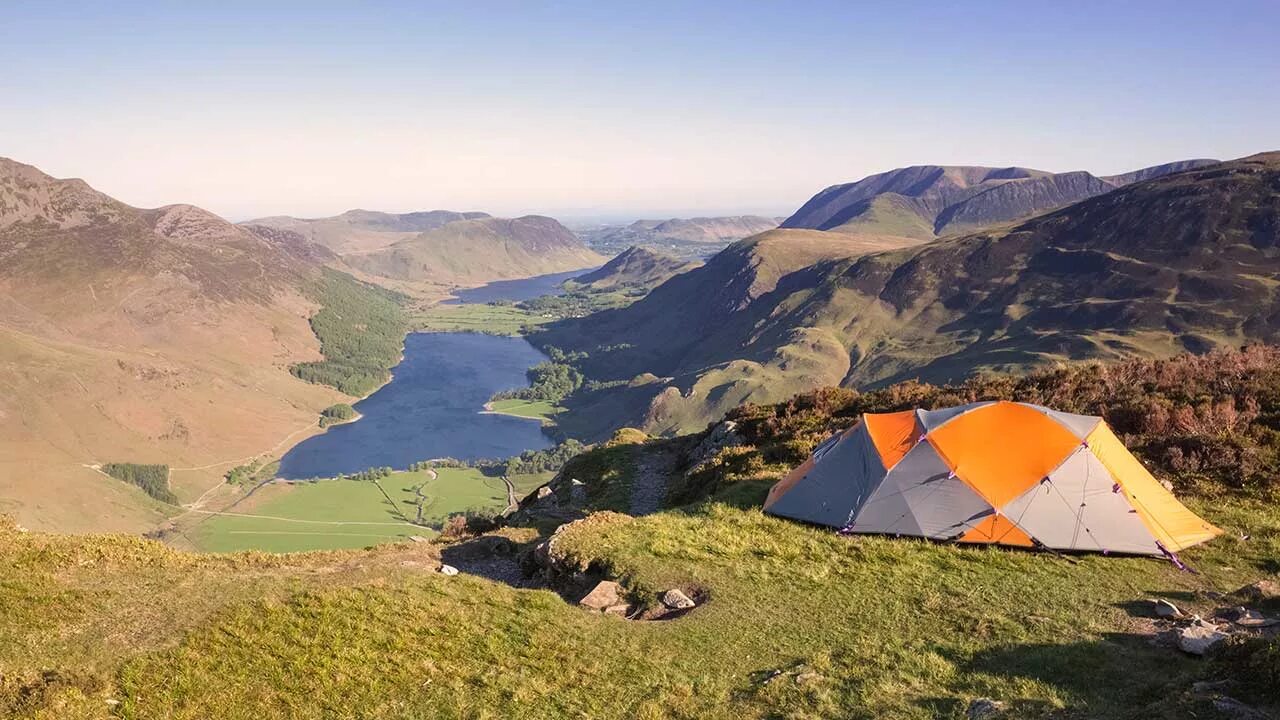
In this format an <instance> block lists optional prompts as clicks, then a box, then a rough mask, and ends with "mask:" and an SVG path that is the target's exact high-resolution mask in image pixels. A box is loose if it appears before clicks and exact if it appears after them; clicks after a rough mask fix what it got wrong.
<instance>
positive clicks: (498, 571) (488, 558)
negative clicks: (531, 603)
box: [440, 535, 545, 589]
mask: <svg viewBox="0 0 1280 720" xmlns="http://www.w3.org/2000/svg"><path fill="white" fill-rule="evenodd" d="M526 550H527V548H526V547H525V546H522V545H518V544H516V543H514V542H512V541H511V540H508V539H507V538H504V537H499V536H496V535H483V536H480V537H477V538H474V539H472V540H466V541H464V542H460V543H454V544H453V545H447V546H445V547H444V549H443V550H441V551H440V560H441V561H442V562H443V563H444V564H446V565H452V566H453V567H455V568H457V569H458V571H459V572H464V573H467V574H468V575H476V576H479V577H482V578H487V579H489V580H493V581H494V582H500V583H502V584H504V585H510V586H511V587H514V588H522V589H527V588H539V587H545V583H543V582H542V581H541V580H540V579H539V578H537V577H533V576H528V575H526V573H525V572H524V568H523V567H522V562H521V561H522V558H523V556H524V553H525V551H526Z"/></svg>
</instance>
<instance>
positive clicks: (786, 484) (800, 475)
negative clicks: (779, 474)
mask: <svg viewBox="0 0 1280 720" xmlns="http://www.w3.org/2000/svg"><path fill="white" fill-rule="evenodd" d="M812 469H813V456H812V455H810V456H809V457H807V458H805V461H804V462H803V463H801V464H800V465H799V466H798V467H796V468H795V469H793V470H792V471H791V472H789V473H787V475H786V477H784V478H782V479H781V480H779V481H778V482H776V483H774V484H773V487H771V488H769V496H768V497H766V498H765V500H764V509H765V510H768V509H769V506H771V505H773V504H774V503H775V502H777V501H778V498H780V497H782V496H783V495H786V494H787V491H788V490H790V489H791V488H792V487H794V486H795V484H796V483H798V482H800V481H801V480H803V479H804V476H805V475H808V474H809V471H810V470H812Z"/></svg>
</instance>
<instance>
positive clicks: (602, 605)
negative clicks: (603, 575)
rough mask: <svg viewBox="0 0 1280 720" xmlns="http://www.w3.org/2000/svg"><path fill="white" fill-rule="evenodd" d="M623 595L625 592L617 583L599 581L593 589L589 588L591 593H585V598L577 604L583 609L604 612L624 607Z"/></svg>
mask: <svg viewBox="0 0 1280 720" xmlns="http://www.w3.org/2000/svg"><path fill="white" fill-rule="evenodd" d="M624 595H625V592H624V591H623V589H622V586H621V585H619V584H618V583H616V582H614V581H612V580H601V581H600V582H598V583H596V586H595V587H593V588H591V592H589V593H587V595H586V597H584V598H582V599H581V600H579V601H578V604H579V605H581V606H583V607H585V608H590V609H592V610H596V611H599V612H604V611H606V610H608V609H609V608H611V607H615V606H617V605H625V604H626V599H625V597H624Z"/></svg>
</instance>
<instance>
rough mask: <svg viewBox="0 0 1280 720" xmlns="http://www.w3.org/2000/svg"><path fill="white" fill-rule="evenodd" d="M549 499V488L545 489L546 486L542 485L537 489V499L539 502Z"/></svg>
mask: <svg viewBox="0 0 1280 720" xmlns="http://www.w3.org/2000/svg"><path fill="white" fill-rule="evenodd" d="M549 497H551V488H550V487H547V486H546V485H543V486H542V487H540V488H538V499H539V500H545V499H546V498H549Z"/></svg>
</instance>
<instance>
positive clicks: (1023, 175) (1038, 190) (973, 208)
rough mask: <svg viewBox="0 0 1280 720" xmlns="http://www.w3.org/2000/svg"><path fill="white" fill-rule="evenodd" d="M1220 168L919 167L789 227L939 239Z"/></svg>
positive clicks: (842, 196)
mask: <svg viewBox="0 0 1280 720" xmlns="http://www.w3.org/2000/svg"><path fill="white" fill-rule="evenodd" d="M1214 162H1217V161H1215V160H1184V161H1179V162H1173V163H1167V164H1164V165H1157V166H1154V167H1149V168H1143V169H1141V170H1137V171H1134V172H1130V173H1125V174H1122V175H1112V176H1108V177H1097V176H1094V175H1091V174H1090V173H1087V172H1084V171H1076V172H1065V173H1050V172H1045V171H1043V170H1032V169H1029V168H1020V167H1008V168H990V167H976V166H941V165H917V166H912V167H906V168H900V169H897V170H891V171H889V172H886V173H880V174H878V175H872V176H870V177H867V178H863V179H862V180H859V181H857V182H853V183H848V184H845V185H834V186H832V187H829V188H827V189H825V190H823V191H822V192H820V193H818V194H817V195H815V196H814V197H813V198H812V199H810V200H809V201H808V202H807V203H805V204H804V206H802V207H801V208H800V209H799V210H797V211H796V212H795V214H793V215H792V216H791V217H789V218H787V219H786V221H784V222H783V223H782V227H787V228H810V229H814V230H835V231H838V232H870V233H880V234H892V235H906V236H908V237H914V238H919V239H932V238H935V237H943V236H949V235H957V234H961V233H965V232H973V231H975V230H977V229H979V228H982V227H987V226H992V225H998V224H1001V223H1007V222H1013V221H1016V220H1021V219H1024V218H1028V217H1031V216H1033V215H1038V214H1040V213H1043V212H1047V211H1049V210H1053V209H1055V208H1059V207H1063V206H1066V205H1070V204H1072V203H1075V202H1079V201H1081V200H1084V199H1087V198H1090V197H1094V196H1096V195H1101V194H1102V193H1106V192H1110V191H1112V190H1115V189H1116V188H1118V187H1123V186H1125V185H1128V184H1129V183H1133V182H1138V181H1141V180H1151V179H1153V178H1157V177H1160V176H1162V175H1167V174H1169V173H1173V172H1180V171H1183V170H1189V169H1194V168H1197V167H1203V166H1205V165H1208V164H1211V163H1214Z"/></svg>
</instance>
